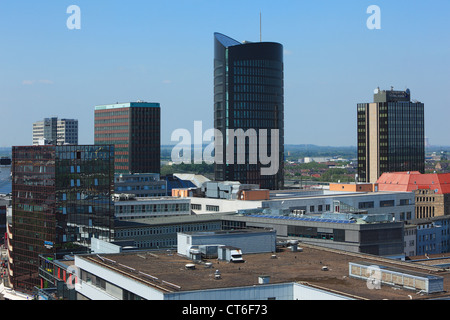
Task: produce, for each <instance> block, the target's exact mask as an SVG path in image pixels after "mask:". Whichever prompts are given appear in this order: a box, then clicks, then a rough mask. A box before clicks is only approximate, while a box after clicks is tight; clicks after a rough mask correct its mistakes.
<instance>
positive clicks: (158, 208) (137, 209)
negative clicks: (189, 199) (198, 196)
mask: <svg viewBox="0 0 450 320" xmlns="http://www.w3.org/2000/svg"><path fill="white" fill-rule="evenodd" d="M180 211H190V205H189V203H176V204H175V203H169V204H167V203H166V204H164V203H160V204H146V205H116V206H115V212H116V214H117V213H148V212H180Z"/></svg>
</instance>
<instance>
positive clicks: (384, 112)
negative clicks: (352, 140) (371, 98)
mask: <svg viewBox="0 0 450 320" xmlns="http://www.w3.org/2000/svg"><path fill="white" fill-rule="evenodd" d="M393 92H396V91H393ZM407 92H408V97H409V91H407ZM388 93H389V91H388ZM375 100H376V99H375ZM375 104H376V105H375V106H374V107H375V108H376V111H375V112H369V105H370V104H369V103H360V104H358V106H357V121H358V122H357V129H358V132H357V137H358V138H357V139H358V141H357V143H358V176H359V181H361V182H369V176H370V170H375V168H373V167H372V168H370V167H369V163H370V162H371V161H370V159H371V157H374V155H373V154H371V153H370V150H373V148H377V152H376V154H377V158H378V159H376V160H375V161H376V163H377V164H378V166H379V168H378V169H377V170H379V174H380V175H381V174H382V173H383V172H405V171H419V172H421V173H423V172H424V170H425V129H424V128H425V121H424V104H423V103H421V102H410V101H396V100H394V99H393V101H389V100H388V101H382V102H376V103H375ZM374 116H375V117H376V118H377V119H373V117H374ZM371 126H372V128H371ZM375 136H376V138H377V139H374V137H375ZM371 139H372V140H371ZM374 144H377V145H376V146H374ZM372 153H373V151H372ZM375 161H374V160H373V159H372V163H374V162H375Z"/></svg>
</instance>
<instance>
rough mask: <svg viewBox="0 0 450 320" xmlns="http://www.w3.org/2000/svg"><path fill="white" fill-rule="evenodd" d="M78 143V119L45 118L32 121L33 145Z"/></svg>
mask: <svg viewBox="0 0 450 320" xmlns="http://www.w3.org/2000/svg"><path fill="white" fill-rule="evenodd" d="M40 144H55V145H63V144H78V120H75V119H58V118H57V117H52V118H45V119H44V120H42V121H37V122H35V123H33V145H40Z"/></svg>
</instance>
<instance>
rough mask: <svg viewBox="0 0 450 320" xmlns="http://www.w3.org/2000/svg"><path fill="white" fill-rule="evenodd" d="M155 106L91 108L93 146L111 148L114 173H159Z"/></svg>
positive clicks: (158, 113) (134, 104)
mask: <svg viewBox="0 0 450 320" xmlns="http://www.w3.org/2000/svg"><path fill="white" fill-rule="evenodd" d="M160 123H161V108H160V105H159V103H150V102H142V101H138V102H128V103H117V104H109V105H100V106H96V107H95V138H94V139H95V140H94V141H95V144H112V145H114V146H115V162H116V163H115V172H116V173H124V174H130V173H158V174H159V173H160V167H161V165H160V161H161V159H160V156H161V150H160V149H161V136H160Z"/></svg>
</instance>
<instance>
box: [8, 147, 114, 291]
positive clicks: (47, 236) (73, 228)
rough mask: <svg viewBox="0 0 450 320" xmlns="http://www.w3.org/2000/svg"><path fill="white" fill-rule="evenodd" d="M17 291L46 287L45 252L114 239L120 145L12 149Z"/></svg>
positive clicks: (73, 249)
mask: <svg viewBox="0 0 450 320" xmlns="http://www.w3.org/2000/svg"><path fill="white" fill-rule="evenodd" d="M11 172H12V210H13V212H12V235H13V237H12V239H11V246H12V251H11V252H10V256H11V258H12V263H11V269H12V270H13V276H12V278H11V280H12V281H11V282H12V284H13V286H14V288H20V289H23V290H26V291H27V290H32V289H33V287H34V286H36V285H39V284H40V280H39V277H38V267H39V265H38V260H39V259H38V256H39V254H57V253H64V252H67V253H70V252H78V251H86V250H87V249H88V247H89V244H90V241H91V238H92V237H95V238H98V239H102V240H105V241H111V240H113V228H114V225H113V223H114V205H113V202H112V199H111V195H112V193H113V192H114V147H113V146H110V145H102V146H79V145H65V146H55V145H45V146H25V147H13V149H12V170H11Z"/></svg>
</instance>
